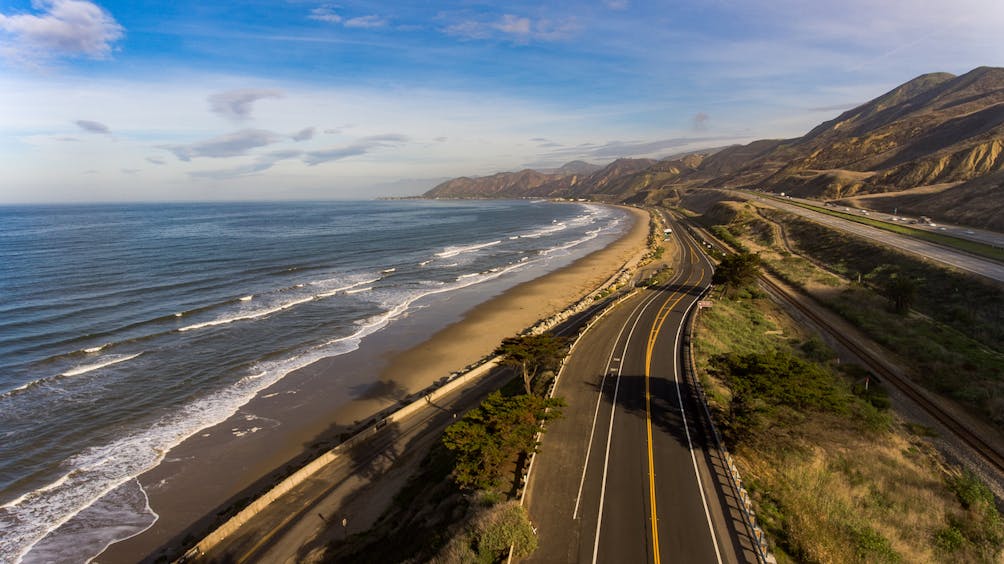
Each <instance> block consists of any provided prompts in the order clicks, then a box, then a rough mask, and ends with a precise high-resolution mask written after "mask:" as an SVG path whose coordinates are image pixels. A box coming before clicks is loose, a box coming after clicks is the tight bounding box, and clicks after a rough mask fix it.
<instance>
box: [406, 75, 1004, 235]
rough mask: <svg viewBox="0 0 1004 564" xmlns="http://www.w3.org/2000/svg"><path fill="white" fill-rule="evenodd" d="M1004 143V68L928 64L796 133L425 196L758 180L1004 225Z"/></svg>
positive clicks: (647, 190) (610, 193) (661, 190)
mask: <svg viewBox="0 0 1004 564" xmlns="http://www.w3.org/2000/svg"><path fill="white" fill-rule="evenodd" d="M1002 149H1004V68H992V67H980V68H977V69H974V70H972V71H970V72H968V73H966V74H963V75H961V76H955V75H952V74H948V73H932V74H925V75H922V76H919V77H917V78H915V79H913V80H911V81H909V82H906V83H905V84H903V85H901V86H898V87H896V88H894V89H893V90H890V91H889V92H887V93H885V94H883V95H881V96H879V97H878V98H875V99H874V100H871V101H870V102H867V103H865V104H862V105H860V106H858V107H856V108H853V109H851V110H848V111H846V112H844V113H842V114H840V115H839V116H837V117H836V118H834V119H832V120H830V121H827V122H824V123H821V124H819V125H818V126H816V127H815V128H813V129H812V130H811V131H809V132H808V133H806V134H805V135H803V136H802V137H798V138H794V139H766V140H760V141H754V142H752V143H749V144H747V145H735V146H730V147H725V148H720V149H714V150H708V151H703V152H696V153H692V154H687V155H682V156H676V157H669V158H666V159H662V160H655V159H627V158H624V159H618V160H616V161H614V162H612V163H610V164H608V165H606V166H600V165H593V164H590V163H585V162H582V161H575V162H572V163H568V164H566V165H565V166H563V167H561V168H558V169H553V170H541V171H538V170H530V169H527V170H522V171H519V172H502V173H498V174H495V175H492V176H485V177H478V178H467V177H462V178H455V179H452V180H448V181H446V182H443V183H442V184H439V185H438V186H436V187H435V188H433V189H431V190H429V191H428V192H426V193H425V194H424V195H423V196H424V197H426V198H526V197H548V198H584V199H591V200H599V201H606V202H617V203H636V204H644V203H648V204H655V203H674V202H675V201H678V199H679V198H680V197H682V196H683V195H684V194H687V193H689V192H691V191H694V190H707V189H723V188H740V189H757V190H768V191H772V192H785V193H787V194H790V195H795V196H802V197H807V198H816V199H821V200H828V201H834V200H835V201H840V202H842V203H843V204H845V205H852V206H861V207H869V208H872V209H878V210H888V211H892V210H894V209H897V208H898V209H899V210H900V211H901V212H905V213H913V214H917V215H927V216H930V217H934V218H939V219H942V220H944V221H951V222H955V223H961V224H964V225H970V226H973V227H983V228H989V229H995V230H998V231H1004V154H1002Z"/></svg>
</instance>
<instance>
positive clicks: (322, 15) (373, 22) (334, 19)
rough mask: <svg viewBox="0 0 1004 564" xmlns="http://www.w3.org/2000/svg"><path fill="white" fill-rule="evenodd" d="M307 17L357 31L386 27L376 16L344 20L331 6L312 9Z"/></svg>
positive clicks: (384, 21) (383, 19) (385, 23)
mask: <svg viewBox="0 0 1004 564" xmlns="http://www.w3.org/2000/svg"><path fill="white" fill-rule="evenodd" d="M307 17H308V18H309V19H312V20H315V21H319V22H325V23H330V24H342V25H343V26H345V27H348V28H357V29H373V28H378V27H383V26H385V25H387V20H386V19H385V18H383V17H381V16H379V15H376V14H370V15H368V16H357V17H354V18H345V17H344V16H342V15H340V14H339V13H337V12H335V7H334V6H331V5H325V6H321V7H319V8H314V9H313V10H311V11H310V15H309V16H307Z"/></svg>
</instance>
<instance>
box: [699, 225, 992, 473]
mask: <svg viewBox="0 0 1004 564" xmlns="http://www.w3.org/2000/svg"><path fill="white" fill-rule="evenodd" d="M691 229H692V230H695V231H697V232H698V233H699V235H698V236H699V237H701V238H703V239H704V240H705V241H708V242H709V243H710V244H711V245H713V246H714V247H716V248H717V249H718V250H719V251H721V252H724V253H732V252H733V251H732V250H731V249H730V248H729V247H728V246H727V245H724V244H723V243H722V242H721V241H718V239H717V238H715V237H714V236H713V235H711V234H710V233H708V232H707V231H705V230H703V229H699V228H696V227H693V226H691ZM760 282H761V283H762V284H763V285H764V286H766V287H767V288H768V289H770V290H772V291H773V293H774V295H776V296H778V297H780V298H781V299H783V300H784V301H785V302H786V303H788V304H789V305H791V306H792V307H794V308H795V309H796V310H798V311H799V312H800V313H801V314H802V315H804V316H805V317H807V318H808V319H810V320H811V321H812V322H813V323H815V324H816V325H818V326H819V327H820V328H821V329H823V330H824V331H826V332H827V333H829V334H830V335H831V336H832V337H833V339H834V340H836V341H837V342H838V343H840V345H841V346H843V347H844V348H846V349H847V350H848V351H850V352H851V353H852V354H854V355H855V356H857V357H858V358H859V359H860V360H861V362H862V363H864V364H865V367H866V368H867V369H868V370H870V371H872V372H873V373H874V374H876V375H878V376H879V377H880V378H882V379H884V381H885V382H888V383H889V384H891V385H892V386H894V387H895V388H896V389H897V390H899V391H900V392H901V393H903V395H905V396H906V397H908V398H910V400H912V401H913V402H914V403H915V404H916V405H917V406H918V407H920V408H921V409H922V410H924V411H925V412H927V413H928V414H929V415H930V416H931V417H933V418H934V419H935V420H936V421H938V422H939V423H941V425H943V426H944V427H945V428H946V429H948V431H949V432H950V433H952V434H954V435H955V436H956V437H957V438H958V439H959V440H961V441H962V442H963V443H964V444H966V445H967V446H968V447H969V448H970V449H972V450H973V452H975V453H976V454H977V455H978V456H979V457H980V458H981V459H983V461H984V462H986V463H987V464H988V465H990V466H991V467H993V468H994V470H996V471H997V472H999V473H1004V455H1002V454H1001V453H1000V452H999V451H998V450H997V449H996V448H994V447H993V446H992V445H990V444H989V443H988V442H986V441H985V440H983V438H982V437H980V435H979V434H977V433H975V432H973V431H972V430H971V429H970V428H969V427H968V426H967V425H965V424H964V423H962V422H960V421H959V420H958V419H956V418H955V417H954V416H952V414H951V413H949V412H948V411H946V410H945V409H943V408H942V407H941V406H940V405H938V403H937V402H935V401H933V400H932V399H931V398H929V397H928V396H927V394H926V393H925V392H923V391H921V390H919V389H918V388H917V386H916V385H915V384H914V383H913V382H910V381H908V380H907V379H906V378H903V377H902V376H900V375H899V374H897V373H896V372H895V371H894V370H892V369H891V368H890V367H889V366H888V365H887V364H886V363H885V362H884V361H883V360H881V359H879V358H877V357H876V356H875V355H874V354H872V352H871V351H869V350H868V349H866V348H864V347H862V346H861V345H860V344H858V343H857V342H856V341H854V340H852V339H850V338H848V337H847V336H846V335H844V334H843V333H841V332H839V331H837V330H836V329H834V328H833V327H832V326H831V325H830V323H829V322H828V321H827V320H826V319H825V318H823V316H821V315H819V314H818V313H817V312H816V311H815V310H814V309H812V308H810V307H808V306H806V305H805V304H803V303H801V302H800V301H799V300H797V299H795V298H794V297H792V295H791V291H790V290H789V289H787V288H785V287H783V286H781V285H779V284H777V283H776V282H774V281H773V280H771V279H769V278H767V277H766V276H761V277H760Z"/></svg>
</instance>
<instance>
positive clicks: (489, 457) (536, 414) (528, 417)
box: [443, 391, 563, 490]
mask: <svg viewBox="0 0 1004 564" xmlns="http://www.w3.org/2000/svg"><path fill="white" fill-rule="evenodd" d="M562 405H563V402H562V401H561V400H559V399H554V398H542V397H540V396H535V395H529V394H524V395H518V396H511V397H506V396H503V395H502V393H501V392H498V391H495V392H492V393H491V394H489V395H488V397H487V398H485V400H484V401H483V402H481V405H480V406H478V407H476V408H475V409H472V410H471V411H470V412H469V413H468V414H467V415H465V416H464V418H463V419H461V420H460V421H458V422H456V423H454V424H453V425H450V426H449V427H447V429H446V431H445V432H444V433H443V445H444V446H446V448H447V449H449V450H450V451H451V452H452V453H453V456H454V457H455V464H454V467H453V481H454V482H456V484H457V485H458V486H460V487H461V488H464V489H467V490H485V489H490V488H494V487H496V486H497V485H498V484H499V482H500V480H501V479H502V476H503V474H504V468H505V465H506V464H508V463H510V462H514V461H515V458H516V457H517V455H519V454H520V453H528V452H530V451H532V450H534V449H535V448H536V446H537V445H536V442H535V440H536V439H535V437H536V434H537V430H538V429H539V423H540V422H541V421H546V420H549V419H553V418H555V417H558V416H559V415H560V414H561V412H560V410H559V409H558V408H560V407H561V406H562Z"/></svg>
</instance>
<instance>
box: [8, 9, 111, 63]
mask: <svg viewBox="0 0 1004 564" xmlns="http://www.w3.org/2000/svg"><path fill="white" fill-rule="evenodd" d="M32 5H33V6H34V7H35V8H36V9H38V10H41V14H38V15H33V14H14V15H10V14H0V30H2V31H3V32H4V33H5V34H6V35H7V36H8V40H7V41H4V45H3V47H2V48H0V52H2V53H3V54H4V55H5V56H6V57H8V58H10V59H13V60H15V61H19V62H22V63H29V64H39V63H44V62H46V61H48V60H50V59H54V58H59V57H87V58H91V59H106V58H108V57H109V56H110V55H111V52H112V49H113V44H114V43H115V42H116V41H118V40H119V39H122V37H123V36H124V35H125V30H124V28H123V27H122V26H121V25H119V23H118V22H116V21H115V18H113V17H112V16H111V14H109V13H108V12H106V11H104V10H102V9H101V8H100V7H98V6H97V5H95V4H94V3H92V2H87V1H84V0H36V1H35V2H32Z"/></svg>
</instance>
